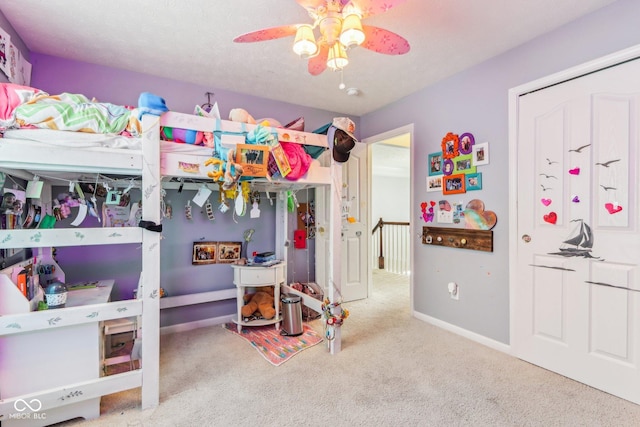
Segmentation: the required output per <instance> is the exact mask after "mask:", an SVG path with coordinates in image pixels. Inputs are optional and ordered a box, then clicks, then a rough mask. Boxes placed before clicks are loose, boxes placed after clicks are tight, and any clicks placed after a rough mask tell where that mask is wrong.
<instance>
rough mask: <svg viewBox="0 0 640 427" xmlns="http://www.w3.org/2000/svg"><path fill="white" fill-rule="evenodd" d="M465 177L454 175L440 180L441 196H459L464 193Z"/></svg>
mask: <svg viewBox="0 0 640 427" xmlns="http://www.w3.org/2000/svg"><path fill="white" fill-rule="evenodd" d="M465 185H466V181H465V175H464V174H462V173H460V174H456V175H449V176H446V175H445V176H444V177H443V179H442V194H460V193H465V192H466V187H465Z"/></svg>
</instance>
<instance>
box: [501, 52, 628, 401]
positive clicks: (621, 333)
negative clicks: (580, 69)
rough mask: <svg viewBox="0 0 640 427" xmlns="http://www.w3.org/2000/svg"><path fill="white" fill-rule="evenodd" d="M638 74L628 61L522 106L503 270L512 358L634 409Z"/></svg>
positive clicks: (531, 97)
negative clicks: (507, 274)
mask: <svg viewBox="0 0 640 427" xmlns="http://www.w3.org/2000/svg"><path fill="white" fill-rule="evenodd" d="M638 76H640V60H639V59H636V60H632V61H629V62H625V63H622V64H619V65H616V66H612V67H609V68H606V69H604V70H601V71H597V72H593V73H590V74H587V75H584V76H581V77H578V78H575V79H572V80H569V81H566V82H563V83H559V84H555V85H552V86H550V87H547V88H544V89H541V90H537V91H534V92H531V93H528V94H525V95H522V96H520V97H519V99H518V100H517V106H518V118H517V126H518V128H517V153H518V154H517V165H516V167H517V184H516V185H517V225H516V229H517V232H516V233H517V236H513V237H514V239H512V244H513V245H516V246H517V247H516V249H515V250H516V252H517V253H516V255H515V257H512V265H511V268H513V269H515V275H514V276H512V282H513V283H512V286H511V291H512V310H511V312H512V316H513V322H512V325H513V326H514V330H513V331H512V347H513V349H514V352H515V355H516V356H518V357H520V358H522V359H524V360H527V361H529V362H531V363H534V364H536V365H540V366H542V367H544V368H546V369H550V370H552V371H555V372H558V373H560V374H562V375H565V376H567V377H570V378H573V379H575V380H578V381H580V382H583V383H586V384H588V385H591V386H593V387H596V388H598V389H601V390H604V391H606V392H608V393H611V394H614V395H617V396H620V397H622V398H625V399H628V400H631V401H633V402H636V403H640V369H639V368H640V346H639V344H640V271H639V270H638V263H639V262H640V230H639V226H640V221H639V215H638V212H639V210H638V170H639V164H640V162H639V161H638V157H639V154H640V143H639V136H640V79H639V78H638ZM512 135H514V134H513V133H512ZM512 218H513V216H512ZM512 230H513V228H512ZM514 260H515V263H514Z"/></svg>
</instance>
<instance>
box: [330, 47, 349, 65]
mask: <svg viewBox="0 0 640 427" xmlns="http://www.w3.org/2000/svg"><path fill="white" fill-rule="evenodd" d="M348 63H349V59H348V58H347V52H346V51H345V50H344V46H342V44H341V43H336V44H334V45H333V46H332V47H331V48H330V49H329V57H328V59H327V67H329V68H331V69H332V70H333V71H336V70H341V69H343V68H344V67H346V66H347V64H348Z"/></svg>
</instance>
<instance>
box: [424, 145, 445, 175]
mask: <svg viewBox="0 0 640 427" xmlns="http://www.w3.org/2000/svg"><path fill="white" fill-rule="evenodd" d="M442 160H443V159H442V152H441V151H438V152H437V153H431V154H429V163H428V164H429V176H435V175H442Z"/></svg>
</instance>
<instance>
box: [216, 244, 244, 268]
mask: <svg viewBox="0 0 640 427" xmlns="http://www.w3.org/2000/svg"><path fill="white" fill-rule="evenodd" d="M241 249H242V242H218V263H221V264H231V263H233V262H234V261H238V260H239V259H240V250H241Z"/></svg>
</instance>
